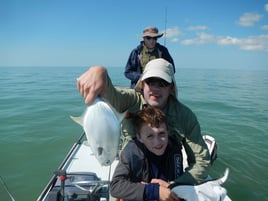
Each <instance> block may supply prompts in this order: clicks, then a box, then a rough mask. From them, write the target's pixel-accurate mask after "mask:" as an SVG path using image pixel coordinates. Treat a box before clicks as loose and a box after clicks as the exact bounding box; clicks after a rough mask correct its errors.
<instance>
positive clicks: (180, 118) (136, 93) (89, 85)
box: [77, 58, 210, 184]
mask: <svg viewBox="0 0 268 201" xmlns="http://www.w3.org/2000/svg"><path fill="white" fill-rule="evenodd" d="M77 88H78V90H79V92H80V93H81V95H82V96H83V97H84V99H85V103H86V104H92V103H93V101H94V100H95V98H96V97H97V96H101V97H104V98H105V99H106V100H108V101H109V103H110V104H111V105H112V106H113V107H114V108H115V109H116V110H117V111H118V112H124V111H126V110H128V112H129V114H130V115H128V117H126V118H125V119H124V120H123V121H122V134H121V137H122V139H123V145H124V144H126V142H127V141H129V140H130V139H132V138H133V137H134V136H135V128H134V126H133V122H132V121H133V120H132V118H131V114H136V113H137V112H138V111H140V110H141V109H142V108H144V107H146V106H147V105H150V106H154V107H158V108H160V109H161V110H162V111H164V112H165V114H166V116H167V121H168V126H169V131H170V135H171V136H173V137H175V138H176V140H177V141H178V143H179V144H181V145H183V147H184V148H185V151H186V154H187V161H188V167H187V168H186V169H185V171H184V172H183V174H182V175H180V176H179V177H178V178H176V179H175V182H178V183H181V184H199V183H201V182H203V181H204V180H205V179H206V178H207V176H208V171H209V167H210V156H209V151H208V148H207V145H206V144H205V142H204V140H203V137H202V135H201V131H200V125H199V122H198V120H197V118H196V116H195V114H194V113H193V112H192V111H191V110H190V109H189V108H188V107H187V106H185V105H184V104H182V103H181V102H180V101H179V100H178V98H177V87H176V81H175V78H174V68H173V65H172V64H170V63H169V62H167V61H166V60H164V59H162V58H159V59H154V60H151V61H150V62H148V63H147V65H146V67H145V69H144V72H143V74H142V76H141V78H140V79H139V81H138V83H137V85H136V87H135V89H126V88H118V87H114V86H113V84H112V82H111V80H110V78H109V76H108V73H107V70H106V68H105V67H103V66H94V67H91V68H89V70H88V71H86V72H85V73H84V74H82V75H81V76H80V77H79V78H78V79H77Z"/></svg>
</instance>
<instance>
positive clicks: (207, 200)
mask: <svg viewBox="0 0 268 201" xmlns="http://www.w3.org/2000/svg"><path fill="white" fill-rule="evenodd" d="M228 174H229V169H228V168H227V169H226V170H225V173H224V176H223V177H221V178H219V179H217V180H211V181H207V182H205V183H203V184H200V185H196V186H192V185H179V186H176V187H174V188H172V189H171V190H172V191H173V192H174V193H176V195H177V196H178V197H180V198H182V199H184V200H188V201H230V200H231V199H230V198H229V197H228V196H227V191H226V189H225V188H223V187H222V186H221V185H222V184H223V183H224V182H225V181H226V180H227V177H228Z"/></svg>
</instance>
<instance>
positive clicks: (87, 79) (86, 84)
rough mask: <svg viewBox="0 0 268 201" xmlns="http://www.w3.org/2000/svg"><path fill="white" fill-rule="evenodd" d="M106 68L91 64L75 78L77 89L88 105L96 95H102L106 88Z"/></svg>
mask: <svg viewBox="0 0 268 201" xmlns="http://www.w3.org/2000/svg"><path fill="white" fill-rule="evenodd" d="M107 76H108V74H107V70H106V68H105V67H103V66H92V67H90V68H89V69H88V70H87V71H86V72H84V73H83V74H82V75H81V76H80V77H79V78H77V89H78V91H79V92H80V94H81V95H82V96H83V97H84V99H85V103H86V104H88V105H90V104H92V103H93V101H94V100H95V99H96V97H97V96H102V95H103V93H104V92H105V90H106V88H107V80H108V78H107Z"/></svg>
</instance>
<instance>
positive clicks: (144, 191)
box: [110, 106, 183, 201]
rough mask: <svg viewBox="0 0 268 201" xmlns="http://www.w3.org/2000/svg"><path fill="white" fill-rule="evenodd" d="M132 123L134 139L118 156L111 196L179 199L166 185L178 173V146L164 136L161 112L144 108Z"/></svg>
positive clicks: (179, 160) (179, 165)
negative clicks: (134, 132) (134, 133)
mask: <svg viewBox="0 0 268 201" xmlns="http://www.w3.org/2000/svg"><path fill="white" fill-rule="evenodd" d="M133 120H134V125H135V128H136V138H135V139H134V140H131V141H129V142H128V144H127V145H126V147H125V148H124V149H123V150H122V152H121V153H120V158H119V163H118V165H117V167H116V169H115V171H114V174H113V179H112V181H111V184H110V193H111V195H112V196H113V197H115V198H118V199H123V200H124V201H126V200H174V201H175V200H179V198H177V196H176V195H175V194H174V193H173V192H172V191H171V190H170V189H169V188H168V186H169V182H170V181H174V180H175V178H176V177H178V176H180V175H181V174H182V171H183V170H182V153H181V147H180V146H179V145H178V143H177V142H176V141H175V140H174V139H172V138H171V137H169V136H168V125H167V122H166V116H165V114H164V112H163V111H161V110H160V109H158V108H156V107H151V106H148V107H146V108H144V109H143V110H141V111H140V112H138V114H137V115H136V116H135V117H134V119H133ZM122 189H124V190H122Z"/></svg>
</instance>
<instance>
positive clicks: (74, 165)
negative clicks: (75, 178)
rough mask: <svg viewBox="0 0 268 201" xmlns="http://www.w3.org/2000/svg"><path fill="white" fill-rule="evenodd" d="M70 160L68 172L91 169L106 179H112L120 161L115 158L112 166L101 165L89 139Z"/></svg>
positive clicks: (102, 178) (67, 167)
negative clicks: (89, 143) (88, 142)
mask: <svg viewBox="0 0 268 201" xmlns="http://www.w3.org/2000/svg"><path fill="white" fill-rule="evenodd" d="M78 150H79V151H78ZM69 161H70V162H69V163H67V164H66V165H65V167H66V172H67V174H68V173H73V172H88V171H89V170H90V171H91V172H94V173H96V175H97V177H99V178H100V179H101V180H106V181H109V180H111V179H112V173H113V172H114V169H115V167H116V165H117V163H118V160H115V161H114V162H113V163H112V165H111V166H101V165H100V163H99V162H98V161H97V159H96V157H95V156H94V155H93V153H92V151H91V149H90V147H89V145H88V144H87V141H84V142H83V143H82V144H81V146H80V148H79V149H77V150H76V151H75V152H74V154H73V155H72V156H71V159H70V160H69Z"/></svg>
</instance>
